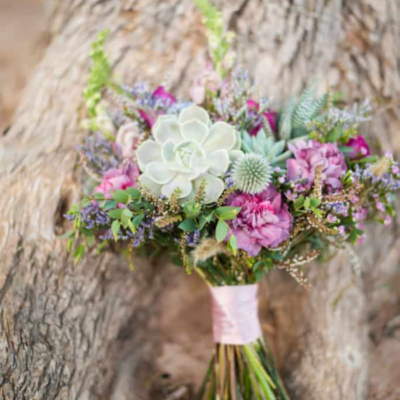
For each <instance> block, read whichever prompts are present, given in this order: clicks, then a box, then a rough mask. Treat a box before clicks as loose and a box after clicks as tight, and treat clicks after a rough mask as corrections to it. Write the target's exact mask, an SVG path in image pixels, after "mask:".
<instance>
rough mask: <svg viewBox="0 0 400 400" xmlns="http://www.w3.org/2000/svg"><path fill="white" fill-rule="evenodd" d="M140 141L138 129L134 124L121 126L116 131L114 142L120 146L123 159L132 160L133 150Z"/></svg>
mask: <svg viewBox="0 0 400 400" xmlns="http://www.w3.org/2000/svg"><path fill="white" fill-rule="evenodd" d="M139 139H140V132H139V127H138V126H137V124H136V123H133V122H132V123H129V124H125V125H122V126H121V127H120V128H119V129H118V133H117V137H116V139H115V142H116V143H117V144H118V145H119V146H120V148H121V151H122V157H123V158H132V157H133V156H134V148H135V146H136V145H137V143H138V141H139Z"/></svg>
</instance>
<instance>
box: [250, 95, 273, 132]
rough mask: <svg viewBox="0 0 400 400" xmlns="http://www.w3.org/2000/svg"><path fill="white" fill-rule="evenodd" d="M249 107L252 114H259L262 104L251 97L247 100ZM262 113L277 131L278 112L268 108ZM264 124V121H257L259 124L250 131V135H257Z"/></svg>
mask: <svg viewBox="0 0 400 400" xmlns="http://www.w3.org/2000/svg"><path fill="white" fill-rule="evenodd" d="M247 109H248V110H249V112H250V113H251V114H257V113H258V110H259V109H260V105H259V104H258V103H257V102H256V101H254V100H251V99H250V100H247ZM262 115H263V116H264V117H265V118H266V119H267V121H268V123H269V126H270V127H271V130H272V132H275V128H276V122H275V120H276V117H277V115H278V114H277V113H276V112H272V111H271V110H268V111H266V112H264V113H263V114H262ZM262 126H263V123H262V121H260V122H259V123H257V125H256V126H255V127H254V128H253V129H252V130H251V131H250V132H249V134H250V136H256V135H257V133H258V132H259V130H260V129H261V128H262Z"/></svg>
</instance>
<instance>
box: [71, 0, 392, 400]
mask: <svg viewBox="0 0 400 400" xmlns="http://www.w3.org/2000/svg"><path fill="white" fill-rule="evenodd" d="M197 4H198V6H199V8H200V10H201V11H202V13H203V15H204V21H205V25H206V27H207V35H208V42H209V60H208V63H207V65H206V68H205V69H204V70H203V71H202V72H201V73H200V75H199V76H197V77H196V78H195V79H194V85H193V87H192V88H191V90H190V99H188V100H183V101H182V100H178V99H177V98H176V97H175V96H174V95H173V94H171V93H169V92H168V91H167V89H166V88H165V87H163V86H159V87H157V88H156V89H155V90H149V89H148V88H147V87H146V86H144V85H142V84H137V85H135V86H133V87H128V86H125V85H121V84H119V83H116V82H115V81H114V80H113V79H112V78H111V73H110V69H111V68H110V65H109V62H108V60H107V57H106V55H105V53H104V42H105V39H106V32H105V33H102V34H101V35H100V37H99V40H98V41H97V42H95V43H94V44H93V51H92V59H93V67H92V70H91V73H90V77H89V82H88V86H87V88H86V90H85V92H84V97H85V102H86V109H87V119H86V120H85V122H84V128H85V132H86V134H85V136H84V138H83V140H82V141H81V143H80V145H79V146H78V149H79V155H80V160H81V163H82V165H83V167H84V169H85V171H86V172H87V174H86V178H85V181H84V189H85V194H83V195H82V198H81V201H80V202H79V204H76V205H75V206H73V207H72V209H71V210H70V211H69V212H68V215H67V218H68V219H69V220H71V221H72V222H73V229H72V230H71V231H69V232H67V233H66V234H65V236H66V237H68V238H69V239H68V247H69V249H70V250H71V251H72V252H73V255H74V257H75V260H76V262H78V261H79V260H80V259H81V258H82V257H83V255H84V253H85V251H87V250H88V249H91V248H93V247H94V246H97V247H98V249H99V250H101V249H103V248H105V247H106V246H108V247H111V248H113V249H114V250H120V251H123V252H124V253H125V254H126V255H127V257H128V259H129V261H130V263H131V265H132V253H133V252H136V253H137V254H141V255H145V256H147V257H149V256H154V255H156V254H157V253H159V252H160V251H165V252H167V253H168V254H169V256H170V258H171V260H172V261H173V262H174V263H176V264H178V265H180V266H183V267H184V268H185V269H186V271H187V272H188V273H192V272H195V273H197V274H199V275H200V276H201V277H202V278H203V279H204V281H205V282H206V283H207V285H208V286H209V288H210V292H211V295H212V299H213V330H214V339H215V343H216V345H215V353H214V356H213V357H212V360H211V362H210V366H209V369H208V371H207V374H206V377H205V380H204V384H203V386H202V388H201V390H200V393H199V399H237V400H240V399H243V400H250V399H268V400H271V399H281V400H283V399H288V395H287V393H286V391H285V389H284V386H283V384H282V382H281V380H280V378H279V376H278V373H277V371H276V369H275V367H274V362H273V357H272V355H271V352H270V350H269V348H268V345H267V342H266V341H265V339H264V338H263V336H262V332H261V329H260V323H259V320H258V316H257V283H258V282H259V281H260V279H261V278H262V276H263V275H264V274H265V273H267V272H269V271H271V270H272V269H274V268H283V269H285V270H287V271H288V273H289V274H290V275H291V276H293V277H294V278H295V279H296V280H297V281H298V282H299V283H300V284H301V285H304V286H307V285H308V283H307V279H306V275H305V274H304V271H303V269H302V268H303V266H304V265H306V264H308V263H310V262H311V261H312V260H314V259H316V258H319V259H320V260H323V259H324V258H326V257H329V256H330V254H331V253H332V250H335V249H337V248H342V247H349V246H350V245H352V244H356V243H359V242H361V241H363V240H364V237H365V234H364V230H363V224H364V221H366V220H375V221H378V222H380V223H383V224H386V225H387V224H390V222H391V218H392V216H393V213H394V209H393V206H392V202H393V197H394V196H393V192H394V191H395V190H396V189H398V188H399V185H400V171H399V168H398V166H397V164H396V163H395V162H394V160H393V158H392V156H391V155H390V154H386V155H384V156H383V157H380V158H379V157H377V156H375V155H371V150H370V147H369V144H368V143H367V141H366V140H365V138H364V137H363V136H362V135H360V134H359V126H360V124H361V123H363V122H366V121H368V119H369V118H370V117H369V115H370V111H371V107H370V105H369V103H368V102H365V103H363V104H362V105H355V106H353V107H347V106H345V103H344V102H343V101H342V100H341V98H340V96H339V95H337V94H333V93H330V92H329V93H327V94H325V95H322V96H321V97H317V96H316V90H314V89H306V90H305V91H304V92H303V93H302V94H301V95H300V96H299V97H298V98H295V97H294V96H293V97H292V98H291V99H290V100H289V102H288V103H287V104H286V105H285V106H283V107H276V109H273V108H272V104H273V103H272V102H271V101H270V99H267V98H263V97H260V95H259V94H258V92H257V90H256V89H260V88H257V87H255V85H254V83H253V82H252V81H251V80H250V78H249V77H248V75H247V74H246V73H245V72H244V71H242V70H240V69H236V68H234V67H233V59H234V54H233V53H232V52H231V50H230V44H231V42H232V38H233V35H232V34H231V33H229V32H225V30H224V26H223V23H222V18H221V14H220V13H219V12H218V11H217V10H216V9H215V8H213V7H212V6H211V5H210V4H209V3H208V2H207V1H206V0H198V1H197ZM115 242H117V243H115Z"/></svg>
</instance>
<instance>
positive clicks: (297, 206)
mask: <svg viewBox="0 0 400 400" xmlns="http://www.w3.org/2000/svg"><path fill="white" fill-rule="evenodd" d="M303 203H304V196H303V195H300V196H299V197H298V198H297V199H296V201H295V202H294V209H295V210H298V209H300V208H301V207H302V205H303Z"/></svg>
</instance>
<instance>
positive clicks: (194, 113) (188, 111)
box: [179, 106, 210, 126]
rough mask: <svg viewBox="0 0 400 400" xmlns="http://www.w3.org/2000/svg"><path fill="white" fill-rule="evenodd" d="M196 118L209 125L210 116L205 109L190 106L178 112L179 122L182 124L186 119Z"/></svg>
mask: <svg viewBox="0 0 400 400" xmlns="http://www.w3.org/2000/svg"><path fill="white" fill-rule="evenodd" d="M192 120H197V121H200V122H202V123H203V124H205V125H207V126H209V125H210V117H209V115H208V113H207V111H206V110H205V109H204V108H202V107H198V106H190V107H188V108H185V109H184V110H182V111H181V113H180V114H179V122H180V123H181V124H183V123H184V122H186V121H192Z"/></svg>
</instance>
